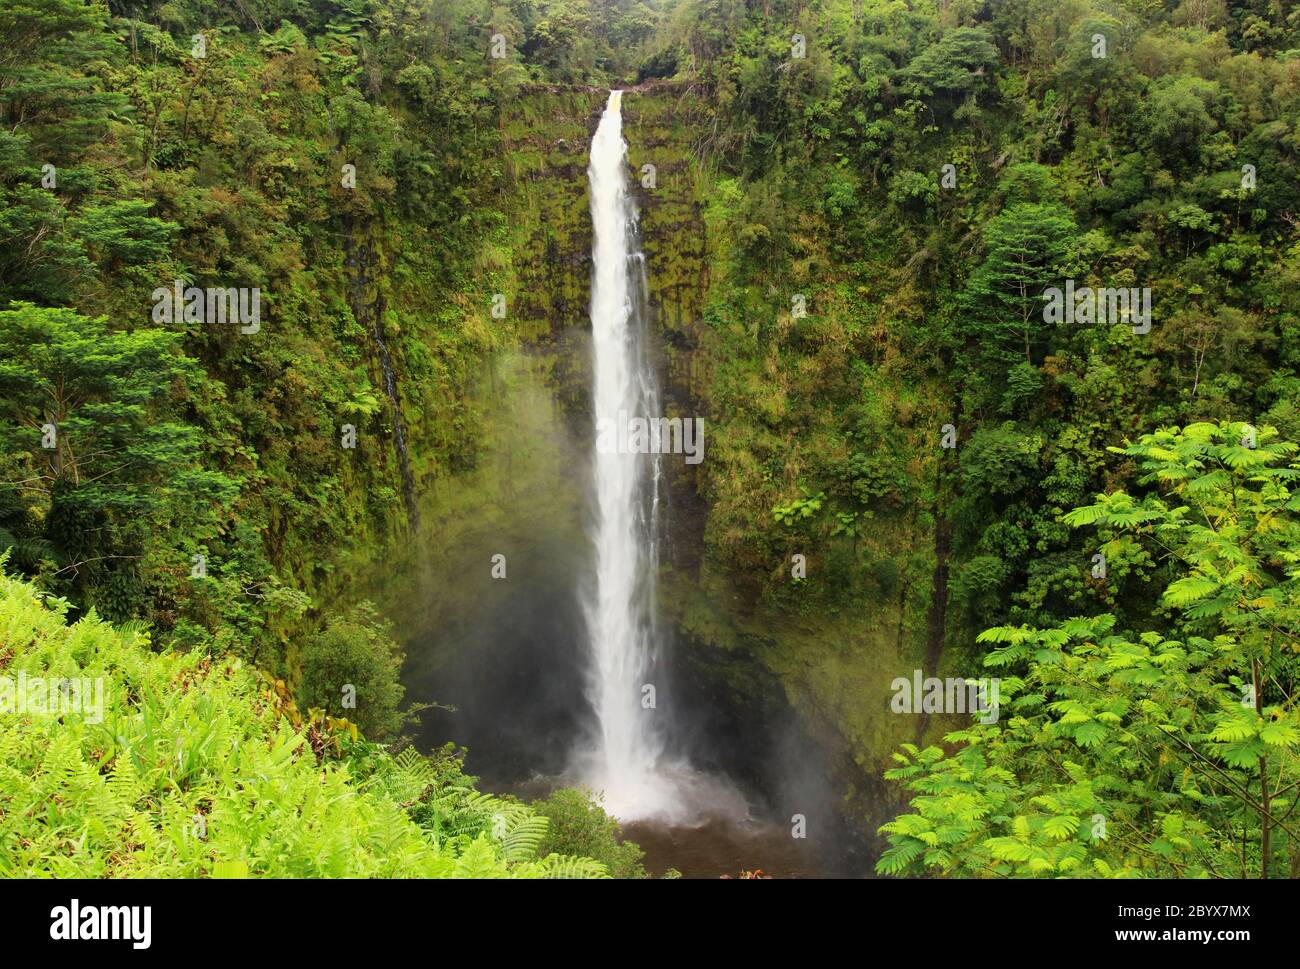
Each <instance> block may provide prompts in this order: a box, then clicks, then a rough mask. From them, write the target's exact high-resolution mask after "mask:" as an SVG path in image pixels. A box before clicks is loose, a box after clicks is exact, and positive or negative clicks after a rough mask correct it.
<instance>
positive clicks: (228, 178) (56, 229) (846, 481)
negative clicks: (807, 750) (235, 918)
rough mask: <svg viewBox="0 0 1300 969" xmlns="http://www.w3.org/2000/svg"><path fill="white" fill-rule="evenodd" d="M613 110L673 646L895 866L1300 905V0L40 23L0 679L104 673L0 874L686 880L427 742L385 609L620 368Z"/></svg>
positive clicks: (540, 6)
mask: <svg viewBox="0 0 1300 969" xmlns="http://www.w3.org/2000/svg"><path fill="white" fill-rule="evenodd" d="M611 88H626V89H628V91H627V94H626V96H625V102H624V108H625V111H626V116H627V119H626V128H625V131H626V134H627V140H628V145H629V149H628V150H629V161H630V164H631V169H630V173H631V174H632V175H635V174H636V172H637V171H641V172H644V170H645V169H643V167H642V166H643V165H646V164H649V165H651V166H653V170H654V173H655V174H654V178H653V179H651V180H646V179H644V178H643V179H642V181H641V188H640V189H639V190H638V191H639V192H640V195H641V204H642V208H643V219H642V225H641V228H642V231H643V233H644V235H645V239H646V251H647V264H648V267H649V268H648V273H649V288H650V295H651V301H652V303H653V305H654V308H655V310H656V325H657V328H658V331H659V332H660V333H661V334H662V336H663V340H664V344H665V348H666V349H665V358H666V363H665V368H666V378H665V379H666V381H667V384H668V387H669V390H670V392H671V395H672V397H673V399H674V400H675V401H678V402H679V403H680V404H681V406H682V407H683V408H684V409H685V410H687V411H689V412H690V413H697V414H701V415H703V417H704V418H705V420H706V422H707V426H708V436H707V439H706V440H707V444H706V451H705V458H704V460H703V462H702V463H701V464H700V465H699V466H698V468H695V469H692V470H691V471H690V472H689V474H688V475H687V476H686V477H685V478H684V479H683V482H684V483H683V487H685V488H687V489H688V490H689V492H690V494H691V495H692V496H693V498H694V499H695V500H696V501H698V503H699V507H700V508H701V509H702V511H701V512H700V514H699V515H698V516H697V518H693V519H691V522H692V527H694V525H695V524H698V528H697V529H696V531H695V533H693V534H691V535H689V536H686V537H684V538H683V539H681V543H682V544H683V545H685V546H689V548H688V549H687V551H685V552H681V553H680V554H677V555H675V556H674V557H673V558H672V560H671V561H669V562H666V563H665V568H664V576H663V588H664V589H665V590H666V594H665V596H664V598H665V606H664V609H665V615H666V619H667V620H668V621H670V622H672V623H673V624H674V625H675V626H676V627H677V628H678V629H680V630H681V634H682V652H683V654H684V655H683V656H682V657H681V661H682V662H683V663H685V664H688V665H690V664H694V665H695V666H696V667H697V668H698V669H700V670H705V671H709V675H711V676H715V677H717V678H718V681H719V682H722V683H725V684H727V685H728V689H729V690H730V691H731V692H732V693H733V695H734V696H735V697H737V698H738V700H737V702H739V703H741V704H744V705H749V706H750V707H751V708H752V711H753V716H754V717H755V718H756V719H762V718H763V717H764V715H765V711H766V710H767V709H768V707H769V705H770V704H774V703H776V702H777V700H774V699H773V698H774V697H775V698H779V702H780V703H781V704H782V705H788V707H789V708H790V709H791V710H793V711H794V714H795V715H796V716H797V717H798V718H799V720H800V722H801V724H802V725H803V728H804V729H805V730H806V732H807V734H808V736H810V737H812V738H814V739H815V740H816V741H817V742H818V743H819V744H821V745H822V746H823V747H824V748H825V749H826V750H827V751H829V757H830V763H831V768H830V777H829V779H828V780H829V783H830V784H831V786H832V787H833V789H834V791H835V796H836V800H837V805H838V810H839V811H840V812H841V813H842V814H843V816H844V817H845V818H847V819H849V821H850V823H851V824H852V825H854V826H856V828H857V829H858V831H859V833H860V835H861V836H862V837H863V838H864V839H865V840H866V841H867V843H869V844H871V845H872V846H873V848H872V854H873V858H872V864H873V865H874V868H875V870H876V871H878V872H879V873H880V874H884V875H890V876H907V875H929V876H950V877H980V878H984V877H1003V876H1013V877H1061V876H1068V877H1151V876H1174V877H1242V876H1249V877H1297V876H1300V814H1297V813H1296V812H1295V809H1296V806H1297V804H1298V803H1300V759H1298V754H1300V700H1298V699H1297V691H1298V690H1300V682H1298V681H1297V673H1298V672H1300V652H1298V650H1300V640H1297V638H1296V637H1297V633H1296V627H1297V626H1300V585H1298V584H1297V583H1300V571H1298V570H1300V493H1296V492H1295V491H1294V490H1293V489H1294V488H1295V487H1296V485H1295V482H1296V479H1297V477H1298V476H1300V449H1298V447H1297V443H1300V230H1298V226H1300V6H1298V5H1295V4H1292V3H1291V2H1289V0H1241V2H1232V3H1229V2H1227V0H911V2H905V0H499V2H493V0H240V2H236V3H218V2H212V0H169V2H155V0H107V2H105V0H0V551H2V550H7V551H3V556H4V557H3V559H2V560H0V561H2V562H3V566H2V567H3V571H4V573H5V577H4V578H3V579H0V675H4V676H6V677H11V678H12V677H17V676H18V675H19V673H20V672H21V673H23V674H24V675H25V676H27V677H43V678H46V679H51V678H52V679H59V678H78V677H103V678H104V680H105V683H106V686H105V703H104V711H103V712H104V716H103V719H102V722H98V723H94V722H90V719H91V718H82V719H81V720H78V721H77V722H75V723H74V722H73V721H72V719H71V718H64V719H54V718H51V717H49V716H46V715H44V714H41V713H28V714H26V715H23V714H14V713H11V712H5V713H0V873H3V874H5V875H34V874H55V875H66V874H70V873H78V874H89V875H95V876H100V875H103V876H132V875H160V876H180V877H188V876H212V877H221V876H226V877H243V876H247V875H256V876H261V875H265V876H281V877H285V876H288V877H292V876H312V875H374V876H398V875H405V876H409V875H420V876H432V877H444V876H445V877H475V876H492V877H496V876H516V877H584V876H599V875H613V876H615V877H642V876H644V875H645V869H644V868H643V867H642V865H641V862H640V851H639V849H637V848H636V846H635V845H633V844H632V843H631V842H630V841H626V840H624V839H623V838H622V836H621V835H620V833H619V831H618V827H617V825H616V824H615V823H614V822H613V820H612V819H610V818H609V817H607V816H606V815H605V813H604V812H603V811H602V810H601V809H600V807H599V805H598V804H596V803H593V802H592V801H590V800H589V799H588V797H587V796H586V795H585V794H583V793H581V792H577V791H570V790H560V791H557V792H555V793H553V794H551V795H550V796H549V797H548V798H546V799H543V800H538V801H536V802H535V803H524V802H523V801H521V800H519V799H517V798H513V797H508V796H503V797H497V796H494V795H491V794H487V793H483V792H480V791H478V790H477V789H476V788H475V779H474V778H473V777H471V776H468V774H467V773H466V770H465V769H464V768H465V765H464V763H463V753H462V752H461V751H460V750H458V749H457V748H456V747H455V746H454V743H449V746H447V747H439V748H434V749H425V750H417V749H416V746H414V745H412V744H411V743H410V742H409V733H410V730H411V728H412V725H413V724H414V723H415V722H416V721H417V720H418V718H419V716H420V713H421V709H420V707H421V704H420V703H412V702H411V700H410V698H408V697H407V696H406V694H405V690H404V688H403V685H402V682H401V670H402V666H403V661H404V659H405V657H404V655H403V651H404V647H405V644H404V642H403V640H402V636H401V635H400V633H399V631H398V630H396V629H395V628H394V625H393V622H394V617H392V616H389V615H386V613H385V608H384V604H383V603H381V602H377V601H372V600H375V599H377V598H378V596H376V595H373V594H371V593H370V592H368V591H365V590H373V589H374V588H375V587H376V585H377V584H378V585H383V583H384V581H386V580H385V579H384V578H383V570H384V568H385V565H386V563H392V562H399V561H401V559H400V555H401V553H402V551H403V550H404V549H405V548H407V547H409V546H410V545H411V544H413V543H415V542H417V541H418V542H423V543H427V544H436V545H438V547H445V545H446V544H447V543H448V542H449V538H448V535H447V533H446V532H445V531H440V530H439V527H435V524H433V523H431V522H435V521H436V520H437V516H436V515H435V514H434V511H435V509H433V508H432V505H431V501H430V499H429V495H431V494H432V493H434V492H435V491H437V490H439V489H442V490H443V491H444V492H445V491H447V490H450V491H451V492H463V493H465V494H468V493H469V491H470V488H471V486H470V485H469V484H468V482H469V480H470V476H471V475H472V474H473V473H474V472H475V471H476V470H477V469H479V468H481V467H482V466H483V465H484V463H485V462H486V461H487V456H488V451H489V450H490V441H489V436H488V434H487V432H486V431H485V428H486V427H488V426H490V424H491V420H492V419H491V417H490V416H489V415H487V413H486V409H487V408H488V406H489V405H488V404H487V403H485V401H484V400H483V397H482V395H481V394H480V393H478V392H477V391H478V386H479V381H480V379H481V377H482V375H483V373H484V372H486V371H488V370H490V368H491V365H492V364H491V361H493V360H494V359H496V358H498V357H499V356H500V355H501V354H503V353H507V352H510V351H514V350H519V349H521V348H523V349H528V348H535V347H549V348H552V349H553V348H554V347H556V346H563V343H562V340H563V337H564V334H565V333H566V332H567V331H571V330H580V329H581V328H582V327H584V326H585V325H586V324H587V321H586V317H585V313H586V306H587V299H588V294H589V281H588V277H589V269H590V267H589V265H588V264H587V261H586V260H587V259H588V258H589V256H590V250H591V237H590V233H591V227H590V223H589V221H588V219H587V210H586V202H585V196H584V192H585V185H586V183H585V178H584V172H585V166H586V156H587V151H588V147H589V140H590V137H591V132H592V130H593V129H594V125H595V120H596V119H597V118H599V116H600V111H601V109H602V107H603V106H604V103H605V98H606V96H607V93H608V91H609V90H610V89H611ZM1067 281H1068V282H1070V284H1071V290H1072V291H1074V290H1075V288H1076V287H1077V289H1078V290H1082V289H1084V288H1085V287H1089V288H1093V289H1098V288H1102V287H1107V288H1113V289H1115V290H1120V289H1122V290H1124V291H1125V292H1126V293H1127V292H1128V291H1137V292H1141V291H1147V292H1148V294H1149V308H1150V313H1149V321H1148V320H1147V318H1146V314H1145V313H1144V312H1143V311H1142V310H1140V309H1139V308H1138V303H1137V302H1135V303H1134V304H1133V305H1132V306H1131V307H1129V306H1128V304H1127V303H1126V304H1124V305H1125V306H1126V307H1128V308H1129V309H1130V310H1131V312H1130V313H1128V314H1116V313H1105V312H1102V311H1101V310H1103V309H1105V308H1106V306H1105V301H1104V299H1103V300H1101V301H1099V302H1098V303H1097V304H1096V305H1095V306H1092V307H1091V309H1092V310H1093V312H1091V313H1088V312H1086V311H1084V312H1078V313H1074V314H1072V315H1070V316H1067V317H1066V318H1064V319H1063V320H1062V321H1060V322H1056V323H1051V322H1047V317H1046V316H1045V315H1044V293H1045V292H1046V291H1048V290H1050V289H1051V288H1053V287H1058V288H1061V289H1064V288H1065V287H1066V284H1067ZM190 287H197V288H199V289H201V290H211V289H212V288H215V287H220V288H225V287H240V288H244V289H253V288H256V290H257V291H258V293H259V294H260V300H261V304H260V305H261V313H260V318H259V319H258V320H257V321H256V322H255V323H250V321H249V320H247V319H245V318H243V317H240V318H238V319H235V318H233V316H232V319H231V320H229V321H227V323H226V324H224V325H220V326H216V325H212V324H211V322H208V323H204V322H202V320H203V317H202V316H198V317H195V316H193V315H189V314H186V313H185V312H174V313H171V314H159V313H158V312H157V310H158V305H159V300H160V298H161V299H166V298H167V295H166V294H168V293H171V292H172V291H174V288H179V289H181V290H184V289H188V288H190ZM160 291H161V292H162V293H163V294H164V295H163V296H162V297H160V296H159V295H158V294H159V292H160ZM503 307H504V311H503V310H502V308H503ZM1087 308H1088V307H1085V310H1086V309H1087ZM1148 322H1149V325H1148ZM241 323H242V324H244V325H242V326H241ZM564 379H565V378H564V374H563V373H558V374H557V375H555V381H556V386H555V390H556V393H557V395H559V396H561V397H563V396H564V395H565V394H566V393H567V390H568V388H567V387H566V385H565V383H564ZM349 435H350V436H349ZM349 442H350V443H349ZM799 557H801V558H799ZM796 558H798V561H800V562H802V563H803V565H802V566H800V567H798V568H792V563H794V562H795V561H796ZM361 576H366V577H367V579H366V580H365V581H362V580H361V579H360V577H361ZM394 581H397V580H396V579H394ZM359 590H361V591H359ZM434 594H435V595H436V594H437V592H436V591H435V593H434ZM447 595H448V596H450V595H452V592H450V591H448V592H447ZM914 668H916V669H922V670H924V671H925V673H926V675H953V676H960V677H971V678H978V677H987V676H995V677H997V678H998V680H999V684H1000V686H999V690H1000V693H999V714H1000V715H999V717H998V718H997V719H996V720H995V721H994V722H991V723H985V722H981V721H980V719H978V718H969V717H965V718H959V717H953V716H945V715H936V716H935V717H929V716H925V717H921V718H916V717H899V716H895V715H893V714H891V711H890V702H889V701H890V694H889V688H888V684H889V683H890V681H891V680H892V679H893V678H894V677H895V676H903V677H907V676H910V673H911V670H913V669H914ZM343 683H346V684H351V685H353V686H354V687H355V704H344V703H343V702H342V701H341V696H340V690H339V684H343ZM436 699H437V698H436V697H435V698H432V700H436ZM984 719H987V718H984ZM444 740H445V741H447V742H454V741H456V740H457V738H456V737H454V736H450V737H446V738H444ZM177 749H180V750H182V751H183V754H182V755H180V756H177V755H176V754H175V751H176V750H177ZM196 832H197V833H196ZM866 873H867V870H864V871H862V872H861V874H866Z"/></svg>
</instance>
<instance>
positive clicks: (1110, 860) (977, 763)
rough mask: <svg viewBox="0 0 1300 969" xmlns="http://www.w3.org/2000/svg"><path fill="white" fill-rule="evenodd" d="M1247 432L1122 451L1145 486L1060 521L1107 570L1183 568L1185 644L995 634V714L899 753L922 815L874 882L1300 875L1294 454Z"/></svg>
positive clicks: (1118, 636)
mask: <svg viewBox="0 0 1300 969" xmlns="http://www.w3.org/2000/svg"><path fill="white" fill-rule="evenodd" d="M1255 436H1256V432H1255V431H1254V429H1253V428H1249V427H1247V426H1245V425H1240V424H1223V425H1213V424H1193V425H1189V426H1188V427H1187V428H1185V429H1183V430H1181V431H1180V430H1177V429H1170V430H1164V431H1161V432H1159V433H1157V434H1152V435H1145V436H1144V437H1143V438H1142V439H1141V441H1140V442H1139V443H1137V444H1135V445H1132V446H1130V447H1127V448H1123V449H1116V450H1117V451H1119V452H1120V453H1123V454H1125V455H1128V456H1130V457H1132V458H1134V459H1135V460H1136V461H1137V463H1138V464H1139V466H1140V467H1141V469H1142V471H1143V472H1144V476H1143V478H1142V479H1141V482H1142V483H1143V484H1147V485H1150V486H1151V487H1150V488H1149V489H1148V490H1146V491H1145V493H1143V494H1142V495H1140V496H1133V495H1129V494H1127V493H1126V492H1123V491H1117V492H1113V493H1111V494H1107V495H1101V496H1099V497H1098V499H1097V501H1096V503H1095V504H1093V505H1088V506H1084V507H1082V508H1079V509H1076V510H1075V511H1073V512H1071V513H1070V514H1069V515H1067V516H1065V521H1066V523H1067V524H1071V525H1075V526H1085V525H1086V526H1091V527H1094V528H1097V529H1099V530H1101V531H1102V532H1103V534H1104V536H1105V537H1106V539H1107V541H1106V542H1105V543H1104V544H1103V545H1102V546H1101V547H1102V548H1103V549H1104V550H1105V551H1106V554H1107V555H1108V556H1110V557H1111V558H1112V560H1114V561H1127V562H1135V561H1142V560H1146V561H1150V560H1152V559H1155V558H1167V559H1168V560H1170V561H1171V562H1172V563H1173V567H1174V572H1175V574H1176V575H1177V576H1178V578H1176V579H1175V580H1174V581H1172V582H1170V583H1169V584H1168V585H1167V586H1166V587H1165V588H1164V590H1163V592H1162V594H1161V596H1160V603H1161V605H1162V606H1164V607H1165V608H1166V609H1168V610H1169V612H1170V613H1171V623H1170V625H1171V626H1172V630H1173V633H1172V634H1171V635H1167V634H1165V633H1163V632H1160V631H1155V630H1152V631H1143V632H1129V631H1127V630H1125V629H1123V628H1121V627H1120V626H1119V625H1118V624H1117V621H1116V618H1115V616H1114V615H1109V614H1103V615H1099V616H1095V617H1092V618H1076V619H1070V620H1067V621H1065V622H1063V623H1059V624H1058V625H1056V626H1054V627H1052V628H1050V629H1034V628H1030V627H1027V626H1013V627H1012V626H1008V627H999V628H996V629H990V630H988V631H986V632H985V633H983V634H982V635H981V636H980V637H979V638H980V641H981V642H985V643H989V644H991V645H992V646H993V649H992V651H991V652H990V653H989V654H988V655H987V656H986V657H985V659H984V664H985V665H986V666H988V667H993V668H996V669H999V670H1001V671H1003V674H1004V678H1002V680H1001V690H1000V692H1001V706H1002V710H1001V713H1002V717H1001V719H1000V722H998V723H995V724H986V725H977V726H973V727H971V728H970V729H968V730H962V731H958V732H955V733H952V734H949V735H948V737H947V738H946V739H947V741H948V742H950V743H955V744H960V745H961V747H960V749H959V750H957V752H955V753H953V754H951V755H949V756H945V755H944V753H943V751H941V750H940V749H939V748H937V747H929V748H926V749H925V750H924V751H918V750H917V749H916V747H914V746H910V745H909V746H908V747H907V749H906V754H905V755H903V756H900V757H899V760H900V761H901V762H902V763H903V764H904V765H905V766H903V767H900V768H897V769H895V770H893V771H891V772H890V776H891V777H893V778H894V779H897V780H901V781H905V782H906V784H907V786H908V787H909V789H911V790H912V791H915V792H917V796H916V797H915V798H914V799H913V801H912V806H913V807H914V808H915V809H916V812H917V813H915V814H907V815H903V816H902V817H900V818H898V819H897V820H895V821H892V822H890V823H888V824H887V825H885V828H884V830H885V831H886V832H887V833H888V834H889V836H890V841H891V848H890V849H889V851H888V852H886V854H885V855H884V857H883V858H882V859H881V861H880V865H879V867H880V869H881V870H882V871H886V872H899V871H904V870H907V869H908V868H909V867H914V868H916V869H917V870H924V869H934V870H937V871H939V872H942V873H945V874H962V875H969V876H976V877H988V876H996V875H1004V876H1005V875H1008V874H1024V875H1067V874H1074V875H1080V874H1081V875H1085V876H1093V877H1095V876H1097V875H1103V876H1106V877H1134V876H1151V875H1155V876H1165V877H1179V876H1182V877H1207V876H1215V877H1249V876H1251V875H1260V876H1265V877H1267V876H1270V875H1272V876H1281V877H1291V878H1295V877H1297V876H1300V833H1298V832H1297V828H1296V824H1295V821H1294V817H1293V814H1294V811H1295V807H1296V804H1297V802H1298V801H1300V797H1298V796H1297V790H1300V710H1297V709H1296V706H1295V703H1294V700H1293V697H1294V696H1295V693H1296V680H1297V674H1298V673H1300V657H1298V656H1297V653H1298V652H1300V651H1298V650H1297V640H1296V638H1295V634H1294V632H1293V630H1294V628H1295V622H1296V619H1297V617H1300V586H1298V585H1297V583H1300V493H1297V492H1296V491H1295V490H1294V485H1295V482H1296V481H1297V479H1300V460H1296V458H1295V455H1296V454H1297V452H1300V446H1297V445H1295V444H1293V443H1290V442H1285V443H1284V442H1279V441H1277V440H1275V438H1276V433H1275V431H1274V430H1273V429H1272V428H1262V429H1260V431H1259V432H1258V435H1257V437H1258V440H1257V441H1256V440H1255ZM1243 442H1246V443H1243ZM1247 444H1249V445H1250V446H1247ZM1174 636H1177V638H1173V637H1174Z"/></svg>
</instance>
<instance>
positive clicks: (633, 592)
mask: <svg viewBox="0 0 1300 969" xmlns="http://www.w3.org/2000/svg"><path fill="white" fill-rule="evenodd" d="M587 177H588V180H589V181H590V185H591V220H592V228H593V241H592V261H593V263H594V270H593V273H592V285H591V336H592V346H593V352H592V369H593V376H592V389H593V393H592V398H593V403H594V410H595V418H596V427H597V428H600V427H604V426H612V425H613V424H615V423H618V422H625V421H626V420H627V419H628V418H629V417H652V416H658V414H659V393H658V387H657V382H656V380H655V375H654V369H653V367H652V366H651V364H650V362H649V360H648V359H647V356H648V355H647V353H646V349H645V332H644V330H645V313H644V305H645V304H644V296H645V260H644V257H643V255H642V254H641V252H640V248H639V244H638V233H637V212H636V205H635V202H634V200H633V199H632V197H631V196H630V195H629V193H628V185H627V144H626V143H625V142H624V141H623V113H622V92H621V91H612V92H611V93H610V96H609V103H608V104H607V105H606V107H605V113H604V114H603V115H602V116H601V119H600V125H599V127H598V128H597V129H596V134H595V137H594V138H593V139H592V143H591V161H590V164H589V165H588V167H587ZM660 460H661V459H660V457H659V456H658V455H656V454H649V455H646V454H627V453H619V449H618V448H595V449H593V464H594V468H595V473H594V478H593V492H594V504H595V508H594V516H593V517H594V530H593V535H592V541H593V544H594V546H595V555H596V581H595V587H594V589H593V590H592V591H591V592H590V594H589V595H588V596H587V597H586V601H585V602H584V604H583V605H584V613H585V616H586V621H587V632H588V641H589V648H590V657H589V669H588V681H587V697H588V700H589V701H590V703H591V705H592V708H593V709H594V711H595V717H596V723H595V726H594V729H593V731H592V736H591V738H590V742H589V745H588V747H587V749H585V750H582V751H580V752H579V757H578V762H577V764H576V765H575V766H576V769H577V773H578V775H579V779H580V782H581V783H582V784H584V785H585V786H586V787H588V788H590V789H592V790H593V791H597V792H600V793H602V794H603V796H604V807H605V810H606V811H608V812H609V813H610V814H612V815H613V816H614V817H616V818H619V819H620V820H624V821H628V820H636V819H648V818H655V819H658V820H662V821H667V822H669V823H676V824H689V823H692V822H693V821H694V820H695V819H697V818H699V817H701V816H704V815H715V814H728V815H732V816H737V817H744V816H745V815H746V814H747V810H748V809H747V805H746V804H745V802H744V799H743V798H741V797H740V796H739V794H738V793H736V792H735V791H734V790H733V789H732V788H731V787H730V785H728V784H726V783H725V782H724V781H722V780H720V779H717V778H710V777H706V776H704V775H702V774H699V773H697V772H696V771H693V770H692V769H691V768H690V767H689V766H688V765H686V764H685V763H682V762H678V761H669V760H668V759H666V758H665V755H664V736H663V732H662V731H661V729H660V724H659V723H658V721H657V720H656V717H658V716H662V713H661V712H659V711H657V710H656V709H654V708H653V707H649V706H643V704H642V698H643V688H644V687H645V686H646V685H651V686H655V685H656V684H655V683H654V678H655V669H654V666H655V659H656V651H657V647H658V642H657V640H658V635H657V631H656V624H655V619H654V614H655V588H654V586H655V574H656V571H657V568H658V551H657V521H656V519H657V515H658V511H659V492H660V464H659V462H660Z"/></svg>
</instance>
